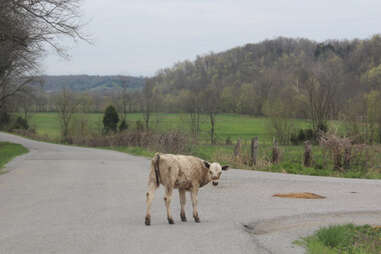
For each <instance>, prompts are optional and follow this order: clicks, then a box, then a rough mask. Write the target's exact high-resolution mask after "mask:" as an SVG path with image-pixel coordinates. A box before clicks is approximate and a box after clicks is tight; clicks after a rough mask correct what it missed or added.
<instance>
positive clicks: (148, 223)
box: [145, 217, 151, 226]
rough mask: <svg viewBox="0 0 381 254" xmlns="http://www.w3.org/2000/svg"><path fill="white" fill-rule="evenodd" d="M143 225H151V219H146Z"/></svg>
mask: <svg viewBox="0 0 381 254" xmlns="http://www.w3.org/2000/svg"><path fill="white" fill-rule="evenodd" d="M145 223H146V226H149V225H151V218H150V217H146V221H145Z"/></svg>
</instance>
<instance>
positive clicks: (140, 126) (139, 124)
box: [136, 120, 144, 131]
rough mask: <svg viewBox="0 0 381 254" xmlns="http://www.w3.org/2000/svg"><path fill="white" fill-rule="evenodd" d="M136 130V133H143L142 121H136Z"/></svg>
mask: <svg viewBox="0 0 381 254" xmlns="http://www.w3.org/2000/svg"><path fill="white" fill-rule="evenodd" d="M136 130H137V131H144V124H143V122H142V121H140V120H137V121H136Z"/></svg>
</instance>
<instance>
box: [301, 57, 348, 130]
mask: <svg viewBox="0 0 381 254" xmlns="http://www.w3.org/2000/svg"><path fill="white" fill-rule="evenodd" d="M342 75H343V71H342V60H341V59H340V58H339V57H337V56H332V57H331V58H329V59H328V60H327V61H324V62H317V63H315V64H313V66H312V68H311V69H310V71H304V72H301V76H300V80H301V82H302V86H301V87H302V92H303V94H304V95H305V98H306V104H307V107H308V109H309V116H310V118H311V120H312V126H313V129H314V130H315V131H318V130H319V129H321V128H322V127H323V126H327V121H328V120H329V118H330V117H332V115H333V113H334V112H335V111H334V110H335V108H336V107H337V104H339V103H340V97H339V95H338V92H339V91H340V88H341V86H342V84H343V82H342V78H343V77H342Z"/></svg>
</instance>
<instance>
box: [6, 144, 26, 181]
mask: <svg viewBox="0 0 381 254" xmlns="http://www.w3.org/2000/svg"><path fill="white" fill-rule="evenodd" d="M27 152H28V149H26V148H25V147H23V146H22V145H19V144H12V143H7V142H0V174H1V173H2V172H3V171H1V169H2V168H3V167H4V166H5V165H6V164H7V163H8V162H9V161H11V160H12V159H13V158H14V157H16V156H19V155H22V154H24V153H27Z"/></svg>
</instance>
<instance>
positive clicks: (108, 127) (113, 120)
mask: <svg viewBox="0 0 381 254" xmlns="http://www.w3.org/2000/svg"><path fill="white" fill-rule="evenodd" d="M118 122H119V116H118V113H117V112H116V110H115V108H114V106H112V105H110V106H108V107H107V108H106V111H105V113H104V116H103V127H104V132H105V134H108V133H110V131H112V132H116V130H117V125H118Z"/></svg>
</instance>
